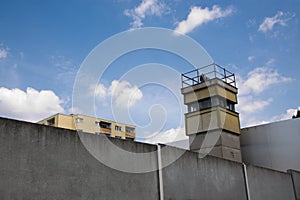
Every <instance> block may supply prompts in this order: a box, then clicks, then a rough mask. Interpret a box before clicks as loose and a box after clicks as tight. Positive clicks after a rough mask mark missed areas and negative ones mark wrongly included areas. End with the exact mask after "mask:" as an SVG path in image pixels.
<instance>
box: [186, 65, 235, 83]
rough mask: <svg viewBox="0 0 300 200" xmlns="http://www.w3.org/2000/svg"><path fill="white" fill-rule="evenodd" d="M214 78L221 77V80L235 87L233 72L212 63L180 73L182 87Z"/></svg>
mask: <svg viewBox="0 0 300 200" xmlns="http://www.w3.org/2000/svg"><path fill="white" fill-rule="evenodd" d="M215 78H218V79H221V80H222V81H223V82H225V83H227V84H230V85H232V86H234V87H236V82H235V75H234V73H231V72H230V71H228V70H226V69H225V68H223V67H221V66H219V65H217V64H215V63H213V64H210V65H207V66H204V67H201V68H197V69H194V70H192V71H189V72H186V73H184V74H181V83H182V88H184V87H188V86H193V85H197V84H199V83H202V82H205V81H207V80H210V79H215Z"/></svg>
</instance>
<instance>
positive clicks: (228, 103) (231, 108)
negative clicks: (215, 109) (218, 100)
mask: <svg viewBox="0 0 300 200" xmlns="http://www.w3.org/2000/svg"><path fill="white" fill-rule="evenodd" d="M226 109H228V110H231V111H235V107H234V103H233V102H231V101H227V102H226Z"/></svg>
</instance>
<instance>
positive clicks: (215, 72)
mask: <svg viewBox="0 0 300 200" xmlns="http://www.w3.org/2000/svg"><path fill="white" fill-rule="evenodd" d="M214 74H215V77H214V78H217V71H216V64H215V63H214Z"/></svg>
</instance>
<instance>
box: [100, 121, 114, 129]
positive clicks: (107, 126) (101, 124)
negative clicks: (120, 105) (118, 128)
mask: <svg viewBox="0 0 300 200" xmlns="http://www.w3.org/2000/svg"><path fill="white" fill-rule="evenodd" d="M99 126H100V127H101V128H107V129H111V123H108V122H99Z"/></svg>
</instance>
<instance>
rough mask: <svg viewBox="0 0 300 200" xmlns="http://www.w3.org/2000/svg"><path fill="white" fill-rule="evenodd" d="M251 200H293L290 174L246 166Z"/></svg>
mask: <svg viewBox="0 0 300 200" xmlns="http://www.w3.org/2000/svg"><path fill="white" fill-rule="evenodd" d="M247 174H248V183H249V190H250V197H251V200H266V199H272V200H283V199H285V200H294V199H295V195H294V189H293V182H292V179H291V176H290V174H287V173H284V172H279V171H275V170H269V169H266V168H261V167H255V166H252V165H248V166H247Z"/></svg>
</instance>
